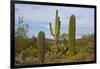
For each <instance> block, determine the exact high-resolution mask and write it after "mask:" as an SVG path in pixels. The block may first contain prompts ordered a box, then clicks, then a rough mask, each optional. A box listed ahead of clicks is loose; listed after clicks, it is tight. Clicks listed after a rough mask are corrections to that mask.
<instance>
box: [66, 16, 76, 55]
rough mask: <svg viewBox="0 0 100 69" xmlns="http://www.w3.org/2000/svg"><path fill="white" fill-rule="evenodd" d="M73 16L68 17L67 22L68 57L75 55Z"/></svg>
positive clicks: (74, 21)
mask: <svg viewBox="0 0 100 69" xmlns="http://www.w3.org/2000/svg"><path fill="white" fill-rule="evenodd" d="M75 23H76V20H75V16H74V15H71V16H70V21H69V34H68V38H69V55H74V54H75Z"/></svg>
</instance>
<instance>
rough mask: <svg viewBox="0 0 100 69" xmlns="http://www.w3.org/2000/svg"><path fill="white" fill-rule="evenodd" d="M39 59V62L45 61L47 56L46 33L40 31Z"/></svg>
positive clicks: (38, 41)
mask: <svg viewBox="0 0 100 69" xmlns="http://www.w3.org/2000/svg"><path fill="white" fill-rule="evenodd" d="M37 49H38V53H37V54H38V59H39V63H40V64H41V63H44V57H45V33H44V32H42V31H40V32H39V34H38V39H37Z"/></svg>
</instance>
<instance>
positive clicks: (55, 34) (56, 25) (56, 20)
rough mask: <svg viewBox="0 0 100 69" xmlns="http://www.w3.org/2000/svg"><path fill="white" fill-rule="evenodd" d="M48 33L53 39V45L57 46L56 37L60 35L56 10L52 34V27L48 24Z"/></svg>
mask: <svg viewBox="0 0 100 69" xmlns="http://www.w3.org/2000/svg"><path fill="white" fill-rule="evenodd" d="M49 27H50V33H51V35H52V36H53V37H54V38H55V45H56V46H57V44H58V36H59V35H60V17H59V16H58V10H56V17H55V28H54V32H53V30H52V25H51V23H49Z"/></svg>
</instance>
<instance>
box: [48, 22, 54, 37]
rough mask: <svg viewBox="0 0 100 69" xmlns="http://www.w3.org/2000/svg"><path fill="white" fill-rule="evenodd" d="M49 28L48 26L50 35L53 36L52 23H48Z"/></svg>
mask: <svg viewBox="0 0 100 69" xmlns="http://www.w3.org/2000/svg"><path fill="white" fill-rule="evenodd" d="M49 28H50V33H51V35H52V36H55V35H54V33H53V30H52V25H51V23H49Z"/></svg>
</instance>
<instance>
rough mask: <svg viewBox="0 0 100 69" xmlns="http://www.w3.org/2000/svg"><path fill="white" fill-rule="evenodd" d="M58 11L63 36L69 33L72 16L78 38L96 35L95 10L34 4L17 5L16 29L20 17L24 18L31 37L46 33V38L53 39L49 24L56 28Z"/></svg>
mask: <svg viewBox="0 0 100 69" xmlns="http://www.w3.org/2000/svg"><path fill="white" fill-rule="evenodd" d="M56 9H58V15H59V16H60V18H61V19H60V20H61V29H60V31H61V34H62V33H68V26H69V17H70V16H71V15H72V14H73V15H75V17H76V38H79V37H81V36H82V35H87V34H91V33H94V9H93V8H78V7H63V6H45V5H33V4H32V5H28V4H15V25H16V26H15V28H17V26H18V17H19V16H23V20H24V24H28V25H29V28H28V32H27V35H28V36H29V37H32V36H33V35H34V36H36V37H37V36H38V33H39V31H44V32H45V35H46V38H53V37H52V36H51V34H50V30H49V22H52V25H53V27H54V21H55V12H56Z"/></svg>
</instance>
